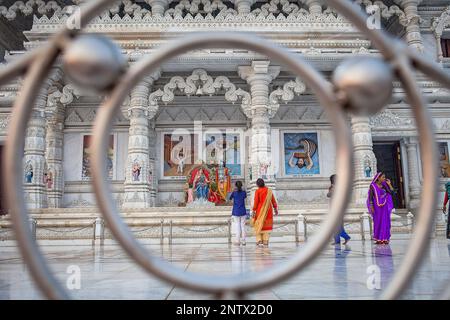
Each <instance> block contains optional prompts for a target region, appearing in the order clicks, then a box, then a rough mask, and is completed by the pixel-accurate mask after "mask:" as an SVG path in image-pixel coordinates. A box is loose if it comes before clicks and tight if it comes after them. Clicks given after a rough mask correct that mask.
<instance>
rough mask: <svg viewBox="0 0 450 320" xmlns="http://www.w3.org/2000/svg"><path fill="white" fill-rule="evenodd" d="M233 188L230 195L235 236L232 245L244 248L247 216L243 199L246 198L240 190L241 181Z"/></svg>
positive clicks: (244, 193)
mask: <svg viewBox="0 0 450 320" xmlns="http://www.w3.org/2000/svg"><path fill="white" fill-rule="evenodd" d="M235 186H236V188H235V189H234V191H233V192H232V193H231V195H230V200H233V211H232V213H231V214H232V221H233V229H234V234H235V239H234V244H235V245H237V246H239V245H243V246H245V245H246V242H245V237H246V236H247V234H246V232H245V220H246V215H247V211H246V209H245V198H247V193H246V192H245V191H244V190H242V182H241V181H236V184H235Z"/></svg>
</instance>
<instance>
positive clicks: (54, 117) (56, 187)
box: [44, 84, 75, 208]
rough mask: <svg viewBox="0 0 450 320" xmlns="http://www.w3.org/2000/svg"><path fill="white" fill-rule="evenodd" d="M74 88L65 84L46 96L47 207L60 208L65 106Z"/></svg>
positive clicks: (62, 189) (72, 97)
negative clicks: (60, 88)
mask: <svg viewBox="0 0 450 320" xmlns="http://www.w3.org/2000/svg"><path fill="white" fill-rule="evenodd" d="M74 92H75V88H74V87H73V86H72V85H71V84H68V85H65V86H64V87H63V88H62V90H61V91H60V90H56V91H54V92H52V93H51V94H49V95H48V98H47V110H46V118H47V137H46V140H47V148H46V151H45V158H46V162H47V171H46V174H47V175H46V176H44V184H45V187H46V189H47V202H48V207H49V208H61V207H62V197H63V194H64V169H63V154H64V147H63V143H64V119H65V109H66V106H67V105H69V104H70V103H72V101H73V99H74V95H75V94H74Z"/></svg>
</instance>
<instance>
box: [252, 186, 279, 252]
mask: <svg viewBox="0 0 450 320" xmlns="http://www.w3.org/2000/svg"><path fill="white" fill-rule="evenodd" d="M256 185H257V186H258V189H257V190H256V192H255V201H254V204H253V210H252V211H253V229H254V230H255V235H256V245H257V246H265V247H267V246H268V245H269V237H270V232H271V231H272V227H273V211H274V212H275V215H278V205H277V201H276V200H275V196H274V195H273V192H272V190H271V189H269V188H267V187H266V186H265V184H264V180H263V179H261V178H260V179H258V180H256ZM272 207H273V209H274V210H273V211H272Z"/></svg>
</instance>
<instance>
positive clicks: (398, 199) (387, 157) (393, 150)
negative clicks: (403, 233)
mask: <svg viewBox="0 0 450 320" xmlns="http://www.w3.org/2000/svg"><path fill="white" fill-rule="evenodd" d="M373 152H374V153H375V157H376V158H377V169H378V171H383V172H384V173H385V174H386V178H388V179H390V180H391V182H392V186H393V187H394V188H395V189H396V190H397V193H396V194H395V195H394V197H393V200H394V205H395V207H396V208H399V209H403V208H405V187H404V184H403V170H402V156H401V152H400V142H399V141H393V142H385V141H383V142H374V143H373Z"/></svg>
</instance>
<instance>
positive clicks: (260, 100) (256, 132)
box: [239, 61, 280, 190]
mask: <svg viewBox="0 0 450 320" xmlns="http://www.w3.org/2000/svg"><path fill="white" fill-rule="evenodd" d="M269 64H270V61H253V62H252V65H251V66H250V67H248V66H245V67H244V66H242V67H239V76H240V77H241V78H243V79H244V80H246V81H247V83H248V84H249V85H250V91H251V100H252V103H251V107H250V112H246V115H247V116H249V117H250V118H251V138H250V154H251V157H250V165H251V172H252V181H251V186H250V188H251V189H253V190H254V188H255V181H256V179H257V178H260V177H262V176H266V177H265V178H266V179H265V180H266V182H267V183H268V184H269V185H271V187H275V179H274V175H273V174H270V172H271V169H272V168H271V166H273V164H272V163H270V162H271V159H272V154H271V145H270V144H271V137H270V118H271V117H273V116H274V115H275V113H276V110H272V109H271V108H270V105H269V84H270V83H271V82H272V80H273V79H275V78H276V77H277V76H278V74H279V73H280V67H269ZM264 173H266V174H264Z"/></svg>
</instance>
